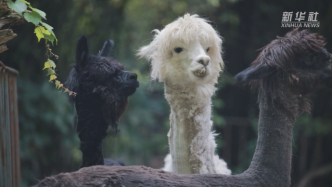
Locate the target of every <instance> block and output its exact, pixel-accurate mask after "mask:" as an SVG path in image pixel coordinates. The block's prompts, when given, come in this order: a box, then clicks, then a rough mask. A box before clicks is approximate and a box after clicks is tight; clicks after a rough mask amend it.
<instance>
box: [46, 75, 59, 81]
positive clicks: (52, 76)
mask: <svg viewBox="0 0 332 187" xmlns="http://www.w3.org/2000/svg"><path fill="white" fill-rule="evenodd" d="M56 78H57V76H56V75H51V76H50V80H49V81H48V82H51V81H52V80H55V79H56Z"/></svg>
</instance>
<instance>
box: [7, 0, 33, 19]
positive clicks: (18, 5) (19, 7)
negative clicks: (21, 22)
mask: <svg viewBox="0 0 332 187" xmlns="http://www.w3.org/2000/svg"><path fill="white" fill-rule="evenodd" d="M7 5H8V7H9V8H10V9H12V10H14V11H15V12H17V13H18V14H20V15H21V16H22V12H23V11H25V10H26V9H27V8H28V6H27V5H26V4H25V3H24V2H22V1H16V2H15V3H14V2H12V1H8V2H7Z"/></svg>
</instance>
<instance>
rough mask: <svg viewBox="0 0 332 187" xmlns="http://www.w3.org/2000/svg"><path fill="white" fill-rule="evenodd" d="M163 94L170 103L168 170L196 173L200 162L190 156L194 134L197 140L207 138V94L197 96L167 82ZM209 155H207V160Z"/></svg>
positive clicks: (190, 91) (208, 113)
mask: <svg viewBox="0 0 332 187" xmlns="http://www.w3.org/2000/svg"><path fill="white" fill-rule="evenodd" d="M165 95H166V99H167V100H168V102H169V104H170V106H171V114H170V130H169V133H168V138H169V145H170V152H171V155H172V171H173V172H174V173H180V174H193V173H199V168H200V166H201V165H202V163H200V161H199V160H198V159H193V158H194V157H193V155H195V152H193V151H195V149H196V148H195V147H194V144H193V140H194V138H195V137H196V138H197V136H200V140H202V139H203V140H207V139H208V136H209V134H210V132H211V125H212V123H211V121H210V118H211V97H199V96H197V91H196V89H188V87H187V88H181V87H174V86H169V85H168V84H165ZM196 144H197V143H196ZM202 145H204V144H202ZM197 151H200V150H197ZM208 152H209V151H206V153H208ZM212 156H213V154H211V155H209V157H211V158H209V159H212Z"/></svg>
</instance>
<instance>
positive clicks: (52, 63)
mask: <svg viewBox="0 0 332 187" xmlns="http://www.w3.org/2000/svg"><path fill="white" fill-rule="evenodd" d="M48 62H49V63H50V65H51V66H52V68H55V67H56V65H55V63H54V62H53V60H51V59H48Z"/></svg>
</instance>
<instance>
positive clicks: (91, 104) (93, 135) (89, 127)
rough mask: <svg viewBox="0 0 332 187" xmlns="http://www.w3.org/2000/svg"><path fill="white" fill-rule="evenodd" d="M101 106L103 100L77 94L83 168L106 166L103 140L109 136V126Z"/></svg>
mask: <svg viewBox="0 0 332 187" xmlns="http://www.w3.org/2000/svg"><path fill="white" fill-rule="evenodd" d="M101 104H102V102H101V100H100V99H99V98H98V97H97V96H95V95H93V94H90V93H81V94H77V96H76V99H75V107H76V111H77V116H78V122H77V134H78V137H79V139H80V141H81V145H80V150H81V151H82V165H81V167H88V166H92V165H104V157H103V153H102V140H103V139H104V138H105V136H106V135H107V134H106V131H107V128H108V124H107V123H106V121H105V120H104V117H103V114H102V110H101Z"/></svg>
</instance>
